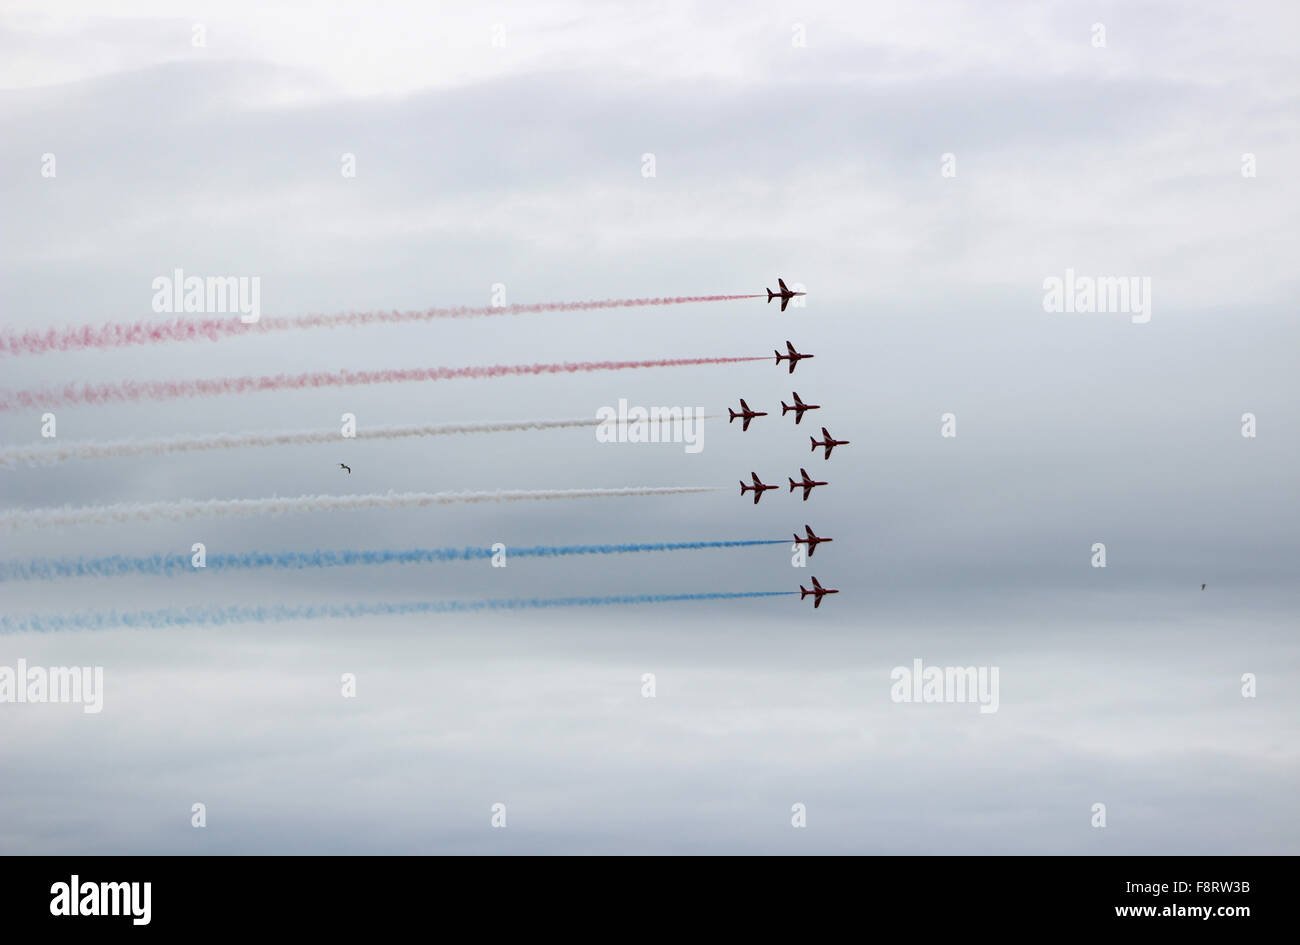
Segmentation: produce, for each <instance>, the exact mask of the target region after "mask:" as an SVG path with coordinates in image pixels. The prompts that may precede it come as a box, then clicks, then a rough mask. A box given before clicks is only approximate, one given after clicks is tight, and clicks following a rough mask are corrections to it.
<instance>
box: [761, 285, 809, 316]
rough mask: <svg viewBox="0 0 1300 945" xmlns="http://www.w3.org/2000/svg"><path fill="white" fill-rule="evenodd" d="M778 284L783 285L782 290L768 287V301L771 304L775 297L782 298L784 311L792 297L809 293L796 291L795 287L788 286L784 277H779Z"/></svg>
mask: <svg viewBox="0 0 1300 945" xmlns="http://www.w3.org/2000/svg"><path fill="white" fill-rule="evenodd" d="M776 284H777V285H779V286H780V287H781V291H780V292H773V291H772V290H771V289H768V290H767V301H768V303H769V304H770V303H771V301H772V300H773V299H780V300H781V311H783V312H784V311H785V307H786V306H787V305H789V304H790V300H791V299H792V298H794V297H795V296H796V295H807V294H808V293H807V292H795V291H794V290H793V289H791V288H790V287H789V286H787V285H786V284H785V280H784V279H777V280H776Z"/></svg>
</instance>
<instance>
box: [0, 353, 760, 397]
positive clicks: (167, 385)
mask: <svg viewBox="0 0 1300 945" xmlns="http://www.w3.org/2000/svg"><path fill="white" fill-rule="evenodd" d="M766 360H767V358H660V359H656V360H650V361H566V362H562V363H557V364H490V365H483V366H479V367H461V368H449V367H439V368H405V369H398V370H387V371H333V372H330V371H317V372H312V373H308V374H275V375H263V376H261V377H256V376H243V377H209V378H204V379H200V380H194V381H122V382H121V383H118V384H82V385H80V386H78V385H76V384H65V385H64V386H63V387H46V388H43V389H40V390H19V391H0V410H11V409H13V408H14V407H25V408H49V407H65V406H69V405H74V404H108V403H134V402H138V401H141V400H174V399H176V398H178V397H216V396H219V395H221V394H244V393H248V392H250V391H276V390H308V389H311V388H318V387H354V386H360V385H370V384H401V383H407V382H411V381H448V380H454V379H456V378H485V377H508V376H511V375H526V374H577V373H585V372H588V371H627V370H633V369H636V368H652V367H684V366H688V365H698V364H736V363H738V362H741V361H766Z"/></svg>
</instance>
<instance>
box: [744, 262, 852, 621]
mask: <svg viewBox="0 0 1300 945" xmlns="http://www.w3.org/2000/svg"><path fill="white" fill-rule="evenodd" d="M776 283H777V285H778V286H780V291H779V292H773V291H772V290H771V289H768V290H767V301H768V302H769V303H770V302H771V301H772V300H773V299H780V300H781V311H783V312H784V311H785V309H786V306H787V305H789V304H790V300H791V299H792V298H794V297H795V296H798V295H804V294H805V293H803V292H795V291H794V290H793V289H791V288H790V287H789V286H788V285H786V284H785V280H784V279H777V280H776ZM772 353H773V354H775V355H776V366H777V368H780V367H781V362H782V361H786V362H788V363H789V371H788V373H790V374H793V373H794V369H795V367H796V366H798V364H799V362H800V361H802V360H804V359H805V358H811V357H813V355H811V354H803V353H801V352H800V351H797V350H796V349H795V346H794V345H793V344H792V343H791V342H789V341H787V342H786V343H785V354H782V353H781V350H780V349H779V348H777V349H775V350H774V351H773V352H772ZM791 396H792V397H793V398H794V403H793V404H787V403H786V402H785V401H784V400H783V401H781V416H783V417H784V416H785V415H786V414H788V413H790V412H791V411H793V412H794V422H795V425H796V426H798V425H799V424H800V423H801V422H803V415H804V413H806V412H807V411H809V410H821V409H822V405H821V404H809V403H804V401H803V400H802V399H801V398H800V397H799V392H798V391H794V392H792V394H791ZM727 413H728V415H729V417H728V420H727V422H728V423H734V422H735V421H736V420H739V421H741V423H740V430H741V432H742V433H744V432H746V431H748V430H749V425H750V423H751V422H753V420H754V419H755V418H756V417H766V416H767V415H768V414H767V412H766V411H764V410H753V409H751V408H750V406H749V404H748V403H746V402H745V399H744V398H743V397H742V398H741V399H740V409H739V410H734V409H732V408H730V407H728V408H727ZM808 439H809V440H810V441H811V442H812V451H813V452H814V453H815V452H817V447H819V446H820V447H821V448H822V449H823V450H824V451H825V452H824V453H823V454H822V458H823V459H830V458H831V451H832V450H833V449H835V447H837V446H848V445H849V441H848V440H837V439H835V437H833V436H831V432H830V431H829V430H828V429H826V427H822V439H821V440H818V439H817V438H816V437H813V436H810V437H809V438H808ZM799 476H800V477H801V478H799V479H798V480H796V479H795V478H794V477H793V476H790V477H787V479H788V481H789V483H790V492H791V493H793V492H794V491H795V490H796V489H803V500H804V501H805V502H807V501H808V497H809V496H810V495H812V491H813V489H815V488H817V487H818V486H825V485H828V483H827V482H825V481H823V480H818V479H813V478H812V477H811V476H809V475H808V470H806V469H802V468H801V469H800V470H799ZM749 479H750V481H749V482H745V480H743V479H742V480H740V495H741V498H744V496H745V494H746V493H749V492H752V493H754V504H755V505H758V502H759V500H760V499H761V498H763V493H764V492H767V491H768V490H769V489H779V488H780V486H777V485H768V484H767V483H765V482H763V480H761V479H759V478H758V473H756V472H751V473H750V474H749ZM803 530H804V536H805V537H803V538H800V537H799V533H798V532H795V533H794V535H793V538H794V544H795V547H796V548H798V547H799V546H800V545H807V546H808V557H810V558H811V557H812V556H813V555H814V554H816V553H817V546H818V545H819V544H821V543H822V542H824V541H833V540H834V539H831V538H822V537H820V536H818V535H817V534H816V533H815V532H813V530H812V526H811V525H804V527H803ZM838 593H839V591H838V590H836V589H835V588H833V587H822V585H821V583H820V582H819V581H818V580H817V578H815V577H814V578H813V579H812V589H811V590H809V589H808V588H806V587H804V586H803V585H802V584H800V585H799V599H800V600H803V599H804V598H806V597H807V596H808V595H809V594H811V595H813V609H814V610H816V609H817V608H818V607H820V606H821V605H822V598H823V597H825V596H826V595H827V594H838Z"/></svg>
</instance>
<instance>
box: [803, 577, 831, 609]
mask: <svg viewBox="0 0 1300 945" xmlns="http://www.w3.org/2000/svg"><path fill="white" fill-rule="evenodd" d="M812 584H813V589H812V590H811V591H810V590H808V588H806V587H804V586H803V585H802V584H800V585H799V599H800V600H803V599H804V598H805V597H807V596H808V595H809V594H813V595H816V599H815V600H814V601H813V610H816V609H817V608H818V607H820V606H821V605H822V598H823V597H825V596H826V595H827V594H838V593H839V591H838V590H836V589H835V588H833V587H822V586H821V585H820V584H818V583H817V579H816V578H813V579H812Z"/></svg>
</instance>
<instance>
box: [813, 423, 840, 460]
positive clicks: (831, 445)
mask: <svg viewBox="0 0 1300 945" xmlns="http://www.w3.org/2000/svg"><path fill="white" fill-rule="evenodd" d="M822 436H824V437H826V440H825V442H821V441H818V440H814V439H813V438H812V437H811V436H810V437H808V439H810V440H812V451H813V452H814V453H815V452H817V447H819V446H824V447H826V455H825V456H823V457H822V459H830V458H831V450H833V449H835V447H837V446H848V445H849V441H848V440H837V439H835V437H833V436H831V433H830V431H829V430H827V429H826V428H825V427H822Z"/></svg>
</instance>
